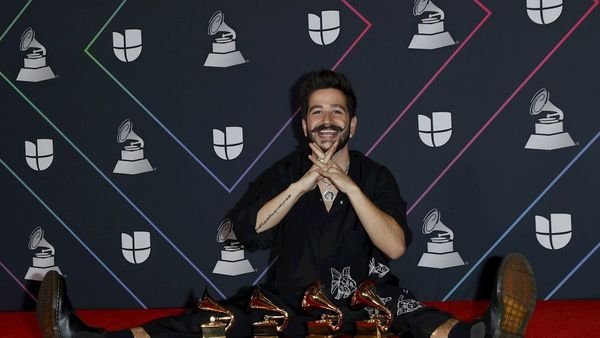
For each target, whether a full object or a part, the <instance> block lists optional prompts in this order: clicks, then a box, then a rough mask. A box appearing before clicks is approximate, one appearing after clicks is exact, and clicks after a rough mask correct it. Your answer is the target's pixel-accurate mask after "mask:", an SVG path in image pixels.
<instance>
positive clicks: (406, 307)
mask: <svg viewBox="0 0 600 338" xmlns="http://www.w3.org/2000/svg"><path fill="white" fill-rule="evenodd" d="M396 307H397V309H398V311H397V312H396V315H397V316H399V315H401V314H404V313H408V312H413V311H415V310H418V309H420V308H422V307H425V305H423V304H422V303H420V302H417V301H416V300H414V299H412V298H407V299H404V295H400V297H398V304H397V306H396Z"/></svg>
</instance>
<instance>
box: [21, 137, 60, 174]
mask: <svg viewBox="0 0 600 338" xmlns="http://www.w3.org/2000/svg"><path fill="white" fill-rule="evenodd" d="M35 142H36V143H33V142H31V141H25V161H27V164H28V165H29V167H30V168H31V169H33V170H35V171H41V170H46V169H48V167H50V165H51V164H52V160H54V143H53V141H52V140H51V139H47V138H40V139H37V140H36V141H35Z"/></svg>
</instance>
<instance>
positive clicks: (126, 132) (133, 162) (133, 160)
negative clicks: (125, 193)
mask: <svg viewBox="0 0 600 338" xmlns="http://www.w3.org/2000/svg"><path fill="white" fill-rule="evenodd" d="M125 141H130V142H129V143H128V144H127V145H125V146H124V147H123V150H121V159H120V160H119V161H118V162H117V164H116V165H115V169H113V173H115V174H128V175H136V174H141V173H145V172H148V171H152V170H154V169H153V168H152V166H151V165H150V162H149V161H148V159H146V158H144V140H142V138H141V137H139V136H138V135H137V134H136V133H134V132H133V123H132V122H131V121H130V120H129V119H126V120H125V121H123V122H122V123H121V125H120V126H119V129H117V142H119V143H124V142H125Z"/></svg>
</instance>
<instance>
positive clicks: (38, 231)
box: [25, 227, 62, 281]
mask: <svg viewBox="0 0 600 338" xmlns="http://www.w3.org/2000/svg"><path fill="white" fill-rule="evenodd" d="M27 247H28V248H29V250H35V251H36V253H35V254H34V256H33V264H32V265H31V267H29V269H27V273H26V274H25V279H27V280H36V281H41V280H42V279H43V278H44V276H45V275H46V273H47V272H48V271H56V272H58V273H59V274H61V275H62V272H61V271H60V269H59V267H58V266H56V264H55V263H54V253H55V252H54V247H53V246H52V245H50V243H48V241H46V239H45V238H44V230H43V229H42V228H41V227H37V228H35V229H34V230H33V232H32V233H31V235H30V236H29V244H28V245H27Z"/></svg>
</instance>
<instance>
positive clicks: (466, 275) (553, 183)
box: [443, 131, 600, 301]
mask: <svg viewBox="0 0 600 338" xmlns="http://www.w3.org/2000/svg"><path fill="white" fill-rule="evenodd" d="M599 136H600V131H599V132H597V133H596V135H595V136H594V137H592V139H591V140H590V141H589V142H588V143H587V144H586V145H585V147H583V149H581V150H580V151H579V152H578V153H577V155H575V157H574V158H573V159H572V160H571V161H570V162H569V164H567V165H566V166H565V168H564V169H563V170H562V171H561V172H560V173H559V174H558V176H556V177H555V178H554V179H553V180H552V182H550V184H548V186H547V187H546V188H545V189H544V190H543V191H542V192H541V193H540V194H539V195H538V197H536V198H535V200H534V201H533V202H531V204H529V206H528V207H527V208H526V209H525V211H523V213H522V214H521V215H520V216H519V217H517V219H516V220H515V221H514V222H513V223H512V224H511V225H510V226H509V227H508V229H506V231H504V233H503V234H502V235H501V236H500V238H498V240H496V242H494V244H492V246H491V247H490V248H489V249H488V250H487V251H486V252H485V253H484V254H483V256H481V258H479V260H478V261H477V263H475V264H474V265H473V267H471V269H469V271H468V272H467V273H466V274H465V275H464V276H463V277H462V278H461V279H460V281H458V283H456V285H454V287H453V288H452V289H451V290H450V291H449V292H448V294H446V296H445V297H444V299H443V300H444V301H446V300H448V298H449V297H450V296H451V295H452V294H453V293H454V291H456V289H458V287H459V286H460V285H461V284H462V283H463V282H464V281H465V280H466V279H467V278H468V277H469V276H470V275H471V273H472V272H473V271H475V269H476V268H477V267H478V266H479V265H480V264H481V262H483V260H484V259H485V258H486V257H487V256H488V255H489V254H490V253H491V252H492V250H494V249H495V248H496V247H497V246H498V244H500V242H502V240H504V238H505V237H506V236H508V234H509V233H510V232H511V231H512V230H513V229H514V228H515V227H516V226H517V224H519V222H520V221H521V220H522V219H523V217H525V215H526V214H527V213H528V212H529V211H530V210H531V209H532V208H533V207H534V206H535V205H536V204H537V203H538V202H539V201H540V200H541V199H542V197H544V195H546V193H547V192H548V191H549V190H550V189H551V188H552V187H553V186H554V185H555V184H556V182H558V180H559V179H560V178H561V177H562V176H563V175H564V174H565V173H566V172H567V171H568V170H569V169H570V168H571V166H573V164H574V163H575V162H577V160H579V158H580V157H581V156H582V155H583V154H584V153H585V152H586V151H587V150H588V149H589V148H590V146H591V145H592V144H593V143H594V142H596V140H597V139H598V137H599Z"/></svg>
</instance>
